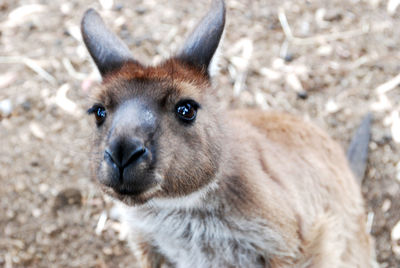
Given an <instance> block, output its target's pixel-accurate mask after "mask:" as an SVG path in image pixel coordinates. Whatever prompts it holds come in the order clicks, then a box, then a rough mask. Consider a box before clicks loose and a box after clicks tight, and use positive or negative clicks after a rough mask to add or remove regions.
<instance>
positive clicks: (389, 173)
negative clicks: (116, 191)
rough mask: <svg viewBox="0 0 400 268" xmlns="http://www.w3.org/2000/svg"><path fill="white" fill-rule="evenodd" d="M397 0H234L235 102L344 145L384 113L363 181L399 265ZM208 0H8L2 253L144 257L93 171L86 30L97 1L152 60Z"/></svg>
mask: <svg viewBox="0 0 400 268" xmlns="http://www.w3.org/2000/svg"><path fill="white" fill-rule="evenodd" d="M398 2H399V1H396V0H389V1H387V0H341V1H340V0H330V1H328V0H315V1H311V0H310V1H306V0H300V1H280V0H260V1H257V0H241V1H238V0H227V12H228V13H227V29H226V35H225V40H224V43H223V45H222V49H221V58H220V66H221V69H220V75H218V76H216V78H215V82H216V83H215V84H216V90H218V94H219V95H218V96H219V98H220V99H221V101H222V103H223V105H225V106H230V107H260V108H261V109H275V110H282V111H288V112H290V113H294V114H297V115H299V116H301V117H303V118H305V119H306V120H311V121H313V122H315V123H316V124H318V125H320V126H321V127H322V128H324V129H326V130H327V131H328V132H329V133H330V134H331V135H332V136H333V137H334V138H336V139H337V140H338V141H339V142H340V143H341V144H342V145H343V147H344V148H346V147H347V146H348V143H349V140H350V138H351V135H352V133H353V131H354V130H355V129H356V127H357V126H358V124H359V123H360V122H361V119H362V117H363V116H364V115H365V114H366V113H367V112H369V111H370V112H372V113H373V117H374V121H373V126H372V141H371V143H370V155H369V163H368V168H367V172H366V177H365V178H364V181H363V184H362V190H363V194H364V197H365V199H366V205H367V210H368V218H369V223H370V226H371V232H372V234H373V235H374V237H375V238H376V249H377V256H378V260H379V263H380V265H381V267H400V223H399V221H400V213H399V211H400V154H399V152H400V117H399V113H400V90H399V89H400V87H399V86H398V85H399V84H400V77H399V76H398V75H399V73H400V27H399V26H400V7H397V4H399V3H398ZM208 6H209V1H208V0H196V1H195V0H190V1H178V0H170V1H167V0H146V1H139V0H126V1H122V0H119V1H118V0H115V1H112V0H100V1H90V0H80V1H78V0H73V1H50V0H0V40H1V41H0V63H1V64H0V145H1V147H0V148H1V150H0V185H1V186H0V266H3V267H7V268H9V267H135V265H134V263H135V260H134V259H133V257H132V256H131V255H130V254H129V250H128V247H127V245H126V242H125V241H124V234H125V229H124V228H123V227H124V226H123V225H121V223H120V222H119V221H118V217H117V215H115V214H116V213H115V210H114V209H113V206H114V205H113V202H112V201H111V200H110V199H108V198H105V197H104V196H103V195H102V194H101V193H100V191H99V188H98V187H97V186H96V183H95V182H94V181H92V179H91V178H90V172H89V160H88V159H89V154H90V153H89V151H90V148H89V146H88V144H89V141H90V139H91V135H92V131H93V129H94V123H93V118H91V117H89V116H87V115H86V114H85V110H86V109H87V108H89V107H90V105H91V103H90V100H88V98H87V94H88V92H89V91H90V89H91V88H93V87H94V86H95V85H96V84H98V83H99V75H98V73H97V71H96V69H95V68H94V65H93V64H92V62H91V60H90V58H89V56H88V53H87V52H86V50H85V48H84V46H83V45H82V42H81V37H80V32H79V23H80V19H81V17H82V14H83V12H84V11H85V10H86V9H87V8H88V7H95V8H96V9H97V10H99V11H100V13H101V14H102V16H103V17H104V19H105V21H106V22H107V24H108V25H110V27H111V28H112V29H114V30H115V31H116V32H117V33H118V34H119V35H120V36H121V37H122V39H123V40H124V41H125V42H126V43H127V44H128V45H129V47H130V48H131V49H132V51H133V54H134V55H135V57H136V58H137V59H139V60H142V61H145V62H148V63H151V62H156V61H159V60H160V59H162V58H165V57H167V56H168V55H169V54H170V53H171V52H173V51H175V50H176V49H177V48H179V46H180V44H182V41H183V38H184V37H185V34H187V33H188V31H190V29H192V27H193V26H194V25H195V23H196V22H197V21H198V19H199V18H200V17H201V16H202V14H204V13H205V12H206V10H207V9H208ZM396 224H397V225H396Z"/></svg>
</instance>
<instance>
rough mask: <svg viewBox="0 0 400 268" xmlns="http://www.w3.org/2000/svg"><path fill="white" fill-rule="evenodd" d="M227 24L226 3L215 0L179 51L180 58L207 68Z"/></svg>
mask: <svg viewBox="0 0 400 268" xmlns="http://www.w3.org/2000/svg"><path fill="white" fill-rule="evenodd" d="M224 26H225V3H224V1H223V0H213V2H212V6H211V9H210V11H209V12H208V13H207V14H206V15H205V16H204V17H203V19H202V20H201V21H200V23H199V24H198V25H197V27H196V28H195V29H194V31H193V32H192V34H191V35H190V36H189V37H188V38H187V39H186V42H185V44H184V46H183V48H182V49H181V51H180V52H179V53H178V58H179V59H180V60H182V61H184V62H187V63H189V64H191V65H194V66H196V67H199V68H200V69H202V70H207V74H208V75H209V65H210V62H211V60H212V58H213V55H214V53H215V51H216V50H217V48H218V44H219V41H220V40H221V36H222V33H223V31H224Z"/></svg>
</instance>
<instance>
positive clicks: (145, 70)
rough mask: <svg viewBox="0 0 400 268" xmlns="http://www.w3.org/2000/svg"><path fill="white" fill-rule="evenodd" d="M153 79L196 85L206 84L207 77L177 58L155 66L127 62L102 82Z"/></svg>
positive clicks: (204, 73)
mask: <svg viewBox="0 0 400 268" xmlns="http://www.w3.org/2000/svg"><path fill="white" fill-rule="evenodd" d="M120 79H122V80H133V79H138V80H154V81H165V80H172V81H173V82H174V83H175V82H178V83H179V82H187V83H190V84H193V85H196V86H208V85H209V84H210V81H209V77H208V75H207V74H206V72H205V71H203V70H199V69H198V68H195V67H193V66H190V65H188V64H185V63H183V62H181V61H179V60H178V59H169V60H167V61H165V62H163V63H161V64H159V65H157V66H149V67H146V66H143V65H141V64H139V63H137V62H127V63H125V64H124V65H123V66H122V67H121V69H119V70H117V71H115V72H112V73H110V74H109V75H107V76H106V77H104V84H108V83H109V82H112V81H115V80H120Z"/></svg>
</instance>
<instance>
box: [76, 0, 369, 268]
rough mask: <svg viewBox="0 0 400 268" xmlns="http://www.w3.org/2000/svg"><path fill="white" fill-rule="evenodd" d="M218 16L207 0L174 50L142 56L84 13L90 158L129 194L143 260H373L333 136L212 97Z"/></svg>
mask: <svg viewBox="0 0 400 268" xmlns="http://www.w3.org/2000/svg"><path fill="white" fill-rule="evenodd" d="M224 25H225V4H224V1H223V0H214V1H213V2H212V7H211V9H210V11H209V12H208V13H207V14H206V15H205V16H204V17H203V19H202V20H201V21H200V23H199V24H198V25H197V26H196V28H195V29H194V31H193V32H192V33H191V34H190V35H189V37H188V38H187V39H186V41H185V43H184V45H183V47H182V49H181V50H179V51H178V52H177V53H176V54H175V55H173V56H172V57H171V58H169V59H166V60H165V61H163V62H162V63H160V64H158V65H156V66H146V65H144V64H142V63H139V62H138V61H137V60H135V59H134V57H133V56H132V54H131V53H130V51H129V49H128V47H127V46H126V45H125V44H124V43H123V42H122V41H121V40H120V39H119V38H118V37H117V36H116V35H115V34H113V33H112V32H111V31H110V30H109V29H108V28H107V27H106V26H105V24H104V22H103V21H102V19H101V18H100V16H99V14H98V13H97V12H96V11H95V10H93V9H89V10H87V11H86V13H85V14H84V17H83V19H82V24H81V30H82V36H83V40H84V42H85V44H86V46H87V49H88V51H89V53H90V55H91V56H92V58H93V60H94V62H95V63H96V65H97V67H98V69H99V71H100V73H101V75H102V78H103V82H102V86H101V88H99V89H96V90H95V92H94V93H93V94H94V96H93V98H94V100H95V101H94V104H93V106H92V107H91V108H90V109H89V110H88V113H89V114H93V115H94V118H95V125H96V126H95V128H96V131H95V133H96V134H95V138H94V143H93V152H94V155H95V157H94V158H93V159H92V161H91V163H92V164H91V169H92V171H93V172H92V173H93V175H94V177H95V178H96V179H97V180H98V181H99V185H100V186H101V188H102V190H103V191H104V192H105V193H106V194H108V195H110V196H111V197H113V198H114V199H115V200H118V201H120V202H121V203H122V204H123V205H124V220H125V221H126V222H127V223H128V224H129V226H130V234H129V243H130V245H131V247H132V251H133V253H134V254H135V256H136V257H137V259H138V261H139V262H140V265H141V267H178V268H179V267H181V268H182V267H207V268H208V267H270V268H277V267H321V268H329V267H335V268H336V267H351V268H355V267H359V268H367V267H373V266H374V265H375V259H374V258H375V257H374V250H373V246H372V239H371V237H370V235H369V234H368V233H367V231H366V216H365V209H364V204H363V200H362V196H361V191H360V187H359V185H358V183H357V181H356V179H355V177H354V175H353V174H352V171H351V169H350V167H349V163H348V161H347V160H346V157H345V154H344V152H343V150H342V149H341V148H340V146H339V145H338V144H337V143H336V142H334V141H333V140H332V139H331V138H330V137H329V136H328V135H327V134H326V133H325V132H324V131H322V130H320V129H319V128H317V127H316V126H314V125H312V124H309V123H305V122H303V121H302V120H301V119H298V118H296V117H295V116H292V115H288V114H284V113H276V112H265V111H260V110H256V109H252V110H226V109H223V108H221V107H220V106H219V105H218V102H217V101H216V98H215V92H216V90H217V89H215V88H213V87H212V85H211V75H210V68H211V66H212V60H213V57H214V54H215V52H216V50H217V48H218V45H219V43H220V39H221V36H222V34H223V31H224ZM362 146H364V147H365V146H368V141H367V142H366V143H364V144H363V145H362ZM353 151H357V150H353ZM356 158H357V157H356Z"/></svg>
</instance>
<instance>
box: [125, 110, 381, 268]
mask: <svg viewBox="0 0 400 268" xmlns="http://www.w3.org/2000/svg"><path fill="white" fill-rule="evenodd" d="M228 118H229V119H228ZM228 118H227V119H226V122H229V123H227V124H226V125H225V127H226V128H227V131H226V132H225V133H229V134H228V136H227V137H223V139H224V140H225V141H226V143H227V144H225V145H226V146H224V148H226V151H225V152H224V154H226V157H227V158H226V159H227V161H226V163H224V168H226V167H229V168H227V169H223V170H221V171H220V173H219V174H218V175H217V176H216V178H215V183H212V184H211V185H209V186H206V187H205V189H204V190H203V191H200V192H199V193H198V194H192V195H190V196H188V197H184V198H180V199H171V200H162V199H159V200H158V199H156V200H153V201H151V202H149V204H148V205H145V206H141V207H132V208H126V214H125V216H126V220H127V221H128V222H129V225H130V226H131V227H132V231H133V233H132V236H133V237H132V239H131V241H132V243H133V245H132V246H133V248H134V249H135V252H137V253H139V257H140V258H143V257H144V258H148V257H149V256H148V255H145V256H142V255H140V254H141V253H142V252H146V250H145V249H146V248H147V247H148V246H150V247H151V248H152V251H153V252H156V254H162V255H164V256H166V257H167V259H168V260H170V261H171V262H172V263H173V264H174V265H176V267H360V268H361V267H371V264H372V263H373V252H372V251H371V245H370V243H371V241H370V238H369V236H368V234H367V233H366V231H365V230H366V226H365V222H366V219H365V214H364V208H363V201H362V198H361V195H360V193H359V189H358V186H357V184H356V181H355V180H354V178H353V176H352V174H351V172H350V170H349V167H348V164H347V162H346V160H345V157H344V155H343V152H342V150H341V148H340V147H339V145H338V144H337V143H335V142H334V141H332V140H331V139H330V138H329V137H328V136H327V135H326V134H325V133H324V132H322V131H321V130H319V129H318V128H316V127H314V126H312V125H310V124H306V123H304V122H303V121H301V120H299V119H297V118H295V117H293V116H290V115H285V114H276V113H268V112H264V113H260V112H257V111H254V110H247V111H244V110H243V111H234V112H232V113H230V114H229V117H228ZM228 129H229V130H228ZM249 141H251V142H249ZM294 163H295V165H294ZM349 204H352V205H351V206H349ZM138 241H142V242H139V243H137V242H138ZM368 256H369V257H368ZM150 258H153V257H150Z"/></svg>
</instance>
